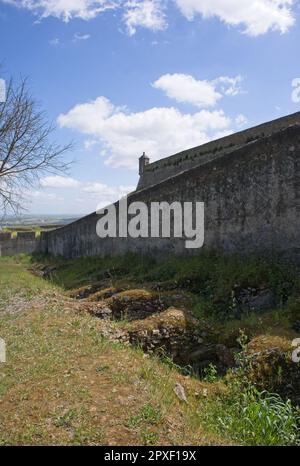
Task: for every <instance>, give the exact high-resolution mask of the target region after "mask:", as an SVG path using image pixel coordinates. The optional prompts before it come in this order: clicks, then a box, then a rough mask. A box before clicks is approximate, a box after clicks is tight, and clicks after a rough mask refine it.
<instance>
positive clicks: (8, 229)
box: [2, 225, 62, 237]
mask: <svg viewBox="0 0 300 466" xmlns="http://www.w3.org/2000/svg"><path fill="white" fill-rule="evenodd" d="M61 226H62V225H42V226H41V225H26V226H16V227H4V228H3V230H2V231H3V232H4V233H12V236H13V237H14V236H16V235H17V233H18V232H26V231H35V232H36V234H37V235H40V233H41V232H42V231H49V230H55V229H56V228H60V227H61Z"/></svg>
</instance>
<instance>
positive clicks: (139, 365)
mask: <svg viewBox="0 0 300 466" xmlns="http://www.w3.org/2000/svg"><path fill="white" fill-rule="evenodd" d="M43 261H44V263H48V264H50V263H51V264H52V265H56V266H57V270H56V272H55V273H54V274H53V275H52V278H51V280H48V281H47V280H43V279H41V278H39V277H36V276H34V275H32V274H31V273H30V272H28V270H26V269H27V268H28V267H32V266H33V264H34V263H35V264H36V263H37V258H34V259H32V258H29V257H25V256H23V257H19V258H0V283H1V287H0V337H1V338H4V339H5V341H6V343H7V355H8V361H7V363H6V364H0V402H1V411H0V444H4V445H25V444H26V445H42V444H51V445H61V444H67V445H103V444H105V445H107V444H109V445H110V444H112V445H113V444H123V445H137V444H145V445H161V444H166V443H167V444H169V445H188V444H198V445H212V444H214V445H230V444H241V445H297V444H299V413H298V412H297V410H296V409H295V407H293V406H292V405H291V403H290V402H289V401H284V400H282V399H281V398H280V397H279V396H278V395H276V394H270V393H266V392H258V391H257V390H256V389H255V388H254V387H253V386H251V385H248V386H246V387H244V386H241V385H240V378H239V377H235V375H234V373H233V375H232V377H230V378H226V379H224V380H222V379H220V377H218V376H217V374H216V372H215V370H214V368H213V367H210V368H209V369H207V370H206V372H205V374H204V380H197V379H196V378H193V377H185V376H183V375H182V373H181V372H182V371H181V370H180V368H178V367H177V366H176V365H175V364H173V363H172V361H170V360H168V358H167V357H165V358H164V359H163V360H161V359H160V358H159V357H158V356H153V357H147V358H145V357H144V354H143V352H142V351H141V350H140V349H133V348H130V347H127V346H123V345H121V344H114V343H112V342H110V341H108V340H106V339H105V338H103V337H102V336H101V329H102V325H103V323H102V322H101V321H100V320H99V319H96V318H94V317H92V316H90V315H87V314H84V313H77V312H74V310H73V309H72V302H71V303H70V300H66V298H65V295H64V290H66V289H71V288H74V287H78V286H81V285H83V284H89V283H91V282H94V281H97V280H102V279H104V278H105V279H108V280H111V281H113V282H118V281H119V280H127V281H128V283H132V284H134V285H135V286H136V285H137V284H142V285H143V286H145V287H147V286H150V285H152V284H153V283H154V284H155V283H156V282H158V281H159V282H165V283H169V282H170V281H173V282H174V281H175V282H176V283H177V286H178V287H181V289H183V290H184V291H187V292H188V293H191V294H192V296H193V299H194V300H195V302H197V300H199V299H203V300H204V303H206V304H207V305H208V304H209V303H212V304H211V305H212V306H214V310H215V311H217V310H218V307H217V306H216V305H215V303H214V298H215V296H216V295H217V296H223V297H224V299H225V298H226V296H227V294H228V293H229V290H230V287H231V286H233V284H235V283H236V282H237V281H238V282H239V283H240V284H241V286H246V285H247V284H249V286H255V285H259V284H260V283H264V284H266V285H267V286H269V287H271V288H272V290H274V292H276V293H277V294H278V296H281V298H282V302H280V304H281V307H279V308H278V309H277V310H273V311H271V312H270V313H269V314H268V313H266V314H264V315H263V316H257V315H249V316H245V317H244V318H243V319H242V320H241V321H236V320H230V319H229V320H228V321H226V322H225V323H224V326H223V327H222V328H223V330H224V329H225V330H226V337H227V338H228V336H229V335H230V332H232V333H233V334H236V333H238V331H239V329H240V328H241V327H242V328H244V327H248V328H249V329H252V330H253V332H255V331H256V332H257V331H259V332H262V331H265V330H266V329H268V328H269V327H268V326H270V328H271V330H270V331H279V330H281V326H286V327H288V325H289V324H290V322H289V317H290V314H291V313H294V314H295V312H296V308H297V304H295V303H297V293H298V278H297V274H296V272H295V271H293V270H291V269H287V268H286V267H285V266H280V265H279V264H278V263H275V262H274V263H271V264H270V265H269V268H268V267H267V262H265V261H264V260H262V259H257V258H256V259H255V258H253V259H250V260H249V262H247V261H244V260H241V259H238V258H236V257H233V258H221V257H218V256H216V255H208V256H203V257H201V258H199V257H197V258H190V259H177V258H174V259H170V260H168V261H166V262H161V263H156V262H155V261H153V260H151V259H143V260H142V261H140V260H138V258H137V257H136V256H132V257H130V260H129V258H128V257H127V258H114V259H109V258H107V259H99V258H93V259H80V260H75V261H66V262H64V261H63V260H54V259H51V258H46V259H45V258H43ZM255 270H256V272H255ZM219 287H220V289H219ZM282 290H285V291H284V293H285V294H284V293H283V292H282ZM229 294H230V293H229ZM225 301H226V300H225ZM279 301H280V300H279ZM297 309H298V310H299V308H297ZM281 311H282V312H281ZM201 312H203V313H202V314H201V315H202V316H203V315H205V313H206V312H207V311H206V310H205V311H201ZM294 314H293V316H294ZM210 318H211V322H214V325H216V326H218V325H219V322H218V321H217V320H216V321H214V320H213V318H212V317H211V316H210ZM268 332H269V330H268ZM221 337H223V338H225V337H224V335H222V333H221V334H220V338H221ZM177 382H180V383H181V384H182V385H183V386H184V387H185V390H186V394H187V397H188V404H184V403H181V402H180V401H179V400H178V398H177V397H176V395H175V393H174V387H175V384H176V383H177ZM170 426H174V428H171V429H170Z"/></svg>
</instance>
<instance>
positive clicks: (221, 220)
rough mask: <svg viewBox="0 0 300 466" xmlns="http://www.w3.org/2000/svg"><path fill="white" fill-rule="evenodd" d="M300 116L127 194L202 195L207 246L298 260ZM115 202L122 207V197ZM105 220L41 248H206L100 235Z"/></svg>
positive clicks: (51, 235) (85, 223) (138, 197)
mask: <svg viewBox="0 0 300 466" xmlns="http://www.w3.org/2000/svg"><path fill="white" fill-rule="evenodd" d="M294 120H295V118H294ZM294 120H293V118H292V121H294ZM299 120H300V114H297V117H296V121H297V122H298V125H297V124H294V126H288V124H290V123H288V124H287V127H285V128H284V129H283V130H281V131H278V132H275V133H273V134H269V133H268V132H267V133H266V134H265V135H264V136H263V135H261V137H260V138H259V139H257V140H255V141H250V142H248V143H246V144H244V145H243V146H239V145H238V146H234V147H232V150H231V149H229V150H228V151H225V152H224V153H222V156H221V157H219V158H216V159H213V160H212V159H210V160H207V161H206V162H205V163H202V164H200V165H197V166H193V167H192V168H189V169H188V170H187V171H180V172H176V174H174V175H172V176H171V177H170V178H168V179H166V180H164V181H161V182H160V183H157V181H156V183H157V184H154V185H153V186H151V187H147V188H146V189H142V190H140V191H136V192H134V193H132V194H130V195H129V197H128V202H129V203H130V202H135V201H139V202H145V203H146V204H147V205H150V203H151V202H161V201H164V202H169V203H172V202H174V201H180V202H191V201H196V200H197V201H202V202H204V203H205V243H204V248H206V249H218V250H222V251H225V252H238V253H241V254H250V253H253V252H255V253H263V254H274V253H276V254H279V255H282V256H284V257H286V258H288V259H289V260H294V261H295V262H299V261H300V255H299V250H300V244H299V231H300V217H299V213H298V210H297V205H298V203H299V189H298V184H299V183H298V178H299V162H298V161H299V154H300V125H299V123H300V121H299ZM287 121H288V122H289V121H290V120H289V119H288V120H287ZM294 122H295V121H294ZM271 127H272V125H271ZM275 127H276V125H275ZM275 129H276V128H275ZM277 129H278V128H277ZM291 147H293V151H291V150H290V148H291ZM161 162H162V161H161ZM162 163H163V162H162ZM116 208H117V211H118V204H116ZM98 220H99V216H98V215H97V214H96V213H93V214H91V215H89V216H87V217H84V218H82V219H80V220H78V221H77V222H74V223H72V224H70V225H67V226H65V227H63V228H60V229H58V230H55V231H51V232H48V233H47V234H46V236H45V235H44V237H43V243H42V244H41V250H42V252H49V253H52V254H54V255H62V256H64V257H70V258H71V257H79V256H95V255H99V256H106V255H120V254H124V253H126V252H128V251H131V252H135V253H140V254H147V255H153V256H156V257H159V258H160V257H162V256H163V255H168V254H185V255H186V254H193V253H198V252H199V250H193V251H191V250H187V249H186V247H185V238H151V237H149V238H138V239H135V238H130V237H128V238H105V239H100V238H99V237H98V236H97V234H96V224H97V221H98Z"/></svg>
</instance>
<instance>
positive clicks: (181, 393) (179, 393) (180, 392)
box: [174, 383, 188, 403]
mask: <svg viewBox="0 0 300 466" xmlns="http://www.w3.org/2000/svg"><path fill="white" fill-rule="evenodd" d="M174 392H175V394H176V395H177V397H178V398H179V399H180V400H181V401H183V402H184V403H187V402H188V400H187V397H186V394H185V390H184V388H183V386H182V385H181V384H180V383H176V385H175V388H174Z"/></svg>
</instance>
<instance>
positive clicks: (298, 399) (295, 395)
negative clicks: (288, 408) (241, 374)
mask: <svg viewBox="0 0 300 466" xmlns="http://www.w3.org/2000/svg"><path fill="white" fill-rule="evenodd" d="M245 358H246V361H247V362H248V369H247V376H248V378H249V379H250V380H251V382H252V383H254V384H255V386H256V387H257V388H258V389H259V390H261V391H263V390H267V391H269V392H272V393H278V394H279V395H280V396H281V397H282V398H284V399H287V398H289V399H291V400H292V401H293V402H294V403H295V404H299V403H300V364H299V363H295V362H294V361H293V360H292V347H291V342H290V341H288V340H286V339H285V338H282V337H274V336H258V337H255V338H253V340H251V341H250V343H249V345H248V348H247V350H246V352H245Z"/></svg>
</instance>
